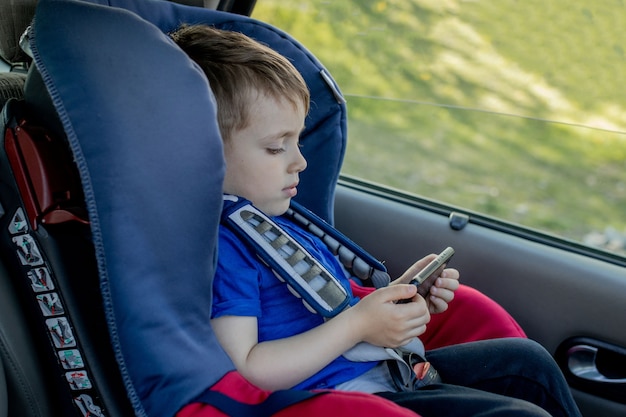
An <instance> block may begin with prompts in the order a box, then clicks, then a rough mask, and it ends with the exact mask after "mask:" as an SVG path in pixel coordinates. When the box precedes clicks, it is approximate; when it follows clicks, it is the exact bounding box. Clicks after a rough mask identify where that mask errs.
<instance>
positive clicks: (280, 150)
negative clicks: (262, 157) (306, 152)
mask: <svg viewBox="0 0 626 417" xmlns="http://www.w3.org/2000/svg"><path fill="white" fill-rule="evenodd" d="M267 152H268V153H269V154H271V155H278V154H281V153H283V152H285V148H267Z"/></svg>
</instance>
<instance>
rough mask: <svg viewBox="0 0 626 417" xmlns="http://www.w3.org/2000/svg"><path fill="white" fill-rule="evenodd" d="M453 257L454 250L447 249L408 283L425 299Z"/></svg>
mask: <svg viewBox="0 0 626 417" xmlns="http://www.w3.org/2000/svg"><path fill="white" fill-rule="evenodd" d="M452 255H454V249H453V248H451V247H447V248H445V249H444V250H443V252H441V253H440V254H439V255H437V257H436V258H435V259H433V260H432V261H431V262H430V263H429V264H428V265H426V266H425V267H424V269H422V270H421V271H420V272H418V273H417V275H415V277H414V278H413V279H412V280H411V282H409V284H413V285H415V286H416V287H417V293H418V294H419V295H421V296H422V297H424V298H426V297H427V296H428V293H429V292H430V287H432V286H433V284H434V283H435V280H436V279H437V277H438V276H439V275H441V272H442V271H443V270H444V269H445V268H446V265H447V264H448V261H450V258H452ZM409 301H411V300H402V301H401V302H404V303H406V302H409Z"/></svg>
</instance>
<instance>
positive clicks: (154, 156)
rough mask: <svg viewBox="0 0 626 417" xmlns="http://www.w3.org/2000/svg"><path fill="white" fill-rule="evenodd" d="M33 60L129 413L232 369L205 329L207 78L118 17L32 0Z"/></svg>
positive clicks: (183, 398)
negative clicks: (85, 234)
mask: <svg viewBox="0 0 626 417" xmlns="http://www.w3.org/2000/svg"><path fill="white" fill-rule="evenodd" d="M32 34H33V38H32V49H33V53H34V56H35V62H36V66H37V68H38V70H39V71H40V73H41V75H42V77H43V79H44V82H45V84H46V87H47V89H48V92H49V93H50V96H51V98H52V100H53V103H54V105H55V108H56V110H57V113H58V114H59V117H60V119H61V122H62V124H63V127H64V130H65V132H66V135H67V138H68V141H69V143H70V146H71V148H72V151H73V153H74V157H75V160H76V163H77V165H78V168H79V171H80V176H81V180H82V183H83V187H84V190H85V198H86V202H87V207H88V211H89V217H90V220H91V228H92V234H93V241H94V245H95V249H96V255H97V260H98V268H99V274H100V281H101V289H102V293H103V298H104V303H105V310H106V315H107V319H108V322H109V327H110V334H111V339H112V343H113V344H114V349H115V351H116V356H117V360H118V362H119V365H120V369H121V371H122V375H123V377H124V379H125V381H124V382H125V385H126V389H127V391H128V393H129V396H130V398H131V402H132V404H133V407H134V408H135V410H136V413H137V415H151V416H155V415H163V416H172V415H174V413H175V412H176V411H178V410H179V409H180V408H181V407H182V406H184V405H185V404H187V403H189V402H190V401H192V400H193V399H194V398H196V397H197V396H198V395H200V394H201V393H202V392H203V391H205V390H206V389H207V388H209V387H210V386H212V385H213V384H214V383H215V382H216V381H217V380H219V379H220V378H221V377H222V376H223V375H224V374H225V373H226V372H228V371H230V370H232V369H233V365H232V363H231V362H230V360H229V358H228V357H227V355H226V354H225V353H224V352H223V351H222V349H221V347H220V346H219V345H218V343H217V340H216V338H215V336H214V334H213V332H212V329H211V327H210V323H209V319H210V311H211V283H212V277H213V273H214V268H215V261H216V236H217V228H218V220H219V214H220V210H221V201H222V198H221V196H222V191H221V190H222V181H223V173H224V162H223V156H222V147H221V139H220V136H219V131H218V127H217V122H216V117H215V104H214V99H213V96H212V93H211V91H210V88H209V86H208V84H207V82H206V79H205V77H204V75H203V74H202V72H201V71H200V70H199V69H198V68H197V66H195V65H194V64H193V63H192V62H191V61H190V60H189V59H188V58H187V56H186V55H185V54H184V53H183V52H182V51H181V50H180V49H179V48H177V47H176V46H175V45H174V44H173V43H172V42H171V41H170V40H169V39H168V38H167V37H166V36H165V35H164V34H163V33H162V32H161V30H159V29H158V28H156V27H155V26H154V25H152V24H150V23H148V22H146V21H145V20H142V19H140V18H139V17H137V15H135V14H133V13H129V12H126V11H124V10H121V9H116V8H110V7H102V6H99V5H93V4H88V3H83V2H76V1H71V0H40V2H39V5H38V8H37V11H36V16H35V22H34V27H33V32H32Z"/></svg>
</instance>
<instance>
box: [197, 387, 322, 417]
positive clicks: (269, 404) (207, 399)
mask: <svg viewBox="0 0 626 417" xmlns="http://www.w3.org/2000/svg"><path fill="white" fill-rule="evenodd" d="M327 392H328V391H317V392H312V391H298V390H280V391H274V392H272V393H271V394H270V395H269V396H268V397H267V398H266V399H265V400H264V401H263V402H261V403H258V404H247V403H243V402H240V401H237V400H234V399H232V398H231V397H229V396H227V395H225V394H222V393H221V392H219V391H211V390H208V391H205V392H204V393H202V394H201V395H200V397H198V398H197V399H196V401H198V402H201V403H204V404H208V405H211V406H213V407H215V408H217V409H218V410H220V411H221V412H223V413H224V414H226V415H228V416H233V417H239V416H254V417H270V416H273V415H274V414H276V413H277V412H279V411H280V410H283V409H285V408H287V407H290V406H292V405H295V404H297V403H300V402H302V401H306V400H308V399H310V398H313V397H316V396H318V395H321V394H325V393H327Z"/></svg>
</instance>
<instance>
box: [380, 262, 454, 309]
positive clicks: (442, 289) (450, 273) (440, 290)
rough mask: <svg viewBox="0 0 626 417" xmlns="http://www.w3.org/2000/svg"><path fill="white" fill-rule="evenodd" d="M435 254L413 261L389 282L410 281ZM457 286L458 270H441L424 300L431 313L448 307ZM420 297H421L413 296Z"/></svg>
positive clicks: (401, 282) (404, 282)
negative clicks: (397, 276)
mask: <svg viewBox="0 0 626 417" xmlns="http://www.w3.org/2000/svg"><path fill="white" fill-rule="evenodd" d="M436 256H437V255H434V254H431V255H428V256H426V257H424V258H422V259H420V260H419V261H417V262H415V263H414V264H413V265H411V267H410V268H409V269H407V270H406V272H405V273H404V274H402V276H401V277H400V278H398V279H396V280H394V281H393V282H392V283H391V284H392V285H394V284H406V283H408V282H409V281H411V280H412V279H413V278H414V277H415V275H417V273H418V272H419V271H421V270H422V269H423V268H424V267H425V266H426V265H427V264H428V263H429V262H430V261H432V260H433V259H435V257H436ZM458 288H459V271H457V270H456V269H454V268H446V269H444V270H443V272H442V273H441V275H440V276H439V278H437V280H436V281H435V283H434V284H433V286H432V287H431V288H430V293H429V295H428V297H427V300H426V302H427V303H428V310H429V311H430V313H431V314H436V313H443V312H444V311H446V310H447V309H448V303H450V302H451V301H452V300H453V299H454V292H455V291H456V290H457V289H458ZM415 298H421V297H415Z"/></svg>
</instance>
